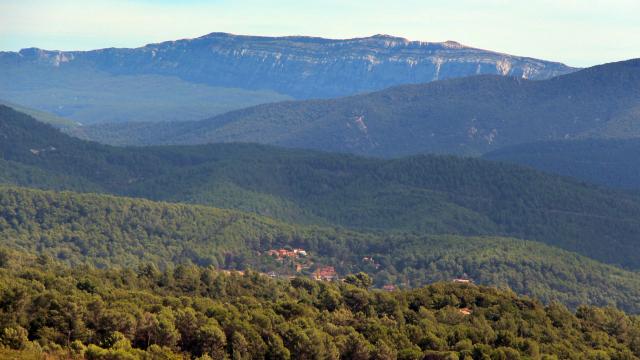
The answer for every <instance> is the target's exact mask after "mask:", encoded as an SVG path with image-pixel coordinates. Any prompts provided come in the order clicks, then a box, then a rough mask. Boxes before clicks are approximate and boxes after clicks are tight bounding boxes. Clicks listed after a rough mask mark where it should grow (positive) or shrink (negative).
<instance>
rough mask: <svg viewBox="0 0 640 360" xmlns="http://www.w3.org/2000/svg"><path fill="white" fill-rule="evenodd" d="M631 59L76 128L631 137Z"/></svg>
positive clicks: (347, 140) (152, 140) (358, 149)
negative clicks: (545, 75) (537, 76)
mask: <svg viewBox="0 0 640 360" xmlns="http://www.w3.org/2000/svg"><path fill="white" fill-rule="evenodd" d="M638 119H640V59H635V60H629V61H624V62H618V63H611V64H605V65H600V66H595V67H592V68H588V69H585V70H581V71H578V72H576V73H572V74H568V75H563V76H559V77H556V78H553V79H549V80H543V81H526V80H523V79H519V78H510V77H499V76H479V77H467V78H461V79H454V80H446V81H438V82H434V83H428V84H421V85H405V86H399V87H394V88H390V89H387V90H383V91H379V92H375V93H371V94H365V95H359V96H352V97H346V98H338V99H332V100H309V101H297V102H283V103H276V104H266V105H260V106H257V107H253V108H248V109H243V110H238V111H234V112H231V113H227V114H224V115H219V116H216V117H213V118H211V119H208V120H202V121H195V122H186V123H167V124H162V125H161V126H156V125H155V124H146V125H145V124H125V125H104V126H98V127H94V128H92V127H87V128H78V131H77V132H75V134H77V135H79V136H81V137H85V138H88V139H93V140H98V141H103V142H107V143H113V144H139V145H148V144H197V143H209V142H231V141H243V142H258V143H265V144H274V145H282V146H289V147H302V148H311V149H318V150H327V151H340V152H350V153H357V154H365V155H374V156H382V157H396V156H404V155H411V154H420V153H448V154H466V155H479V154H482V153H485V152H487V151H492V150H496V149H498V148H500V147H503V146H508V145H515V144H520V143H525V142H534V141H548V140H558V139H566V138H571V139H574V138H584V137H596V138H603V137H614V138H615V137H623V138H629V137H640V130H639V129H638V127H637V126H635V125H634V124H636V123H637V121H638Z"/></svg>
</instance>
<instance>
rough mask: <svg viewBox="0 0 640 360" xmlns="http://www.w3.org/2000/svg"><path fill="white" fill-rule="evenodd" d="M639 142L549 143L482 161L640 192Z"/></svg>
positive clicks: (494, 154)
mask: <svg viewBox="0 0 640 360" xmlns="http://www.w3.org/2000/svg"><path fill="white" fill-rule="evenodd" d="M638 154H640V140H637V139H606V140H605V139H588V140H573V141H547V142H539V143H531V144H522V145H516V146H510V147H506V148H503V149H499V150H496V151H493V152H490V153H488V154H485V155H484V156H483V157H484V158H485V159H489V160H497V161H504V162H510V163H516V164H521V165H526V166H530V167H533V168H536V169H540V170H543V171H547V172H550V173H555V174H560V175H564V176H571V177H574V178H576V179H580V180H584V181H588V182H590V183H594V184H600V185H604V186H609V187H613V188H621V189H636V190H637V189H640V157H638Z"/></svg>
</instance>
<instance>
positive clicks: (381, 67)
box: [0, 33, 577, 124]
mask: <svg viewBox="0 0 640 360" xmlns="http://www.w3.org/2000/svg"><path fill="white" fill-rule="evenodd" d="M575 70H577V69H575V68H572V67H569V66H566V65H563V64H560V63H555V62H549V61H543V60H537V59H532V58H526V57H520V56H512V55H507V54H502V53H497V52H492V51H486V50H480V49H475V48H471V47H467V46H464V45H461V44H458V43H456V42H452V41H448V42H443V43H431V42H420V41H409V40H407V39H403V38H398V37H392V36H387V35H376V36H372V37H367V38H359V39H348V40H331V39H322V38H312V37H281V38H275V37H257V36H236V35H231V34H223V33H213V34H209V35H206V36H203V37H199V38H196V39H185V40H178V41H168V42H163V43H159V44H150V45H147V46H144V47H141V48H135V49H115V48H109V49H101V50H94V51H48V50H42V49H36V48H30V49H23V50H21V51H20V52H0V98H4V99H7V100H9V101H12V102H16V103H19V104H21V105H27V106H30V107H34V108H37V109H39V110H44V111H49V112H53V113H55V114H57V115H59V116H64V117H68V118H70V119H72V120H75V121H79V122H82V123H86V124H89V123H98V122H123V121H165V120H174V121H181V120H196V119H202V118H205V117H208V116H212V115H214V114H218V113H222V112H225V111H230V110H233V109H238V108H241V107H245V106H251V105H256V104H260V103H265V102H272V101H279V100H286V99H290V98H296V99H306V98H328V97H336V96H345V95H352V94H356V93H361V92H368V91H374V90H381V89H384V88H387V87H389V86H394V85H400V84H408V83H424V82H430V81H434V80H442V79H449V78H455V77H464V76H470V75H478V74H494V75H506V76H515V77H518V78H525V79H547V78H550V77H553V76H557V75H561V74H566V73H570V72H573V71H575Z"/></svg>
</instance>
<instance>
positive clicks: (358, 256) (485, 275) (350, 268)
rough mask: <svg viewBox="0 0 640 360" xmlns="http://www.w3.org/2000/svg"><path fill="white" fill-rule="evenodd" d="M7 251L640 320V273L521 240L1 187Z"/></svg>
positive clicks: (0, 234)
mask: <svg viewBox="0 0 640 360" xmlns="http://www.w3.org/2000/svg"><path fill="white" fill-rule="evenodd" d="M0 240H1V241H2V244H3V246H5V247H9V248H13V249H21V250H24V251H28V252H29V253H32V254H38V255H44V256H47V257H50V258H55V259H59V260H62V261H65V262H67V263H68V264H72V265H74V266H82V265H84V264H90V265H94V266H97V267H100V268H121V267H133V268H136V267H139V266H142V265H145V264H148V263H153V264H156V265H157V266H159V267H160V268H172V267H174V266H175V265H177V264H183V263H194V264H197V265H200V266H215V267H218V268H226V269H229V268H231V269H247V268H251V269H255V270H259V271H263V272H267V271H273V272H275V273H278V274H281V275H282V276H283V277H284V276H288V275H291V274H295V275H300V276H309V275H310V273H311V272H312V271H314V270H315V269H316V268H318V267H321V266H323V265H331V266H334V267H335V269H336V271H337V272H338V275H339V276H345V275H346V274H349V273H356V272H360V271H364V272H366V273H368V274H369V275H370V276H371V277H372V279H373V283H374V284H375V285H376V286H377V287H382V286H383V285H387V284H396V285H398V286H403V287H407V286H410V287H419V286H423V285H425V284H429V283H432V282H435V281H449V280H451V279H453V278H457V277H462V276H468V277H470V278H471V279H473V280H474V281H475V282H476V283H478V284H487V285H493V286H501V287H509V288H511V289H513V290H514V291H516V292H518V293H520V294H527V295H531V296H535V297H536V298H538V299H541V300H543V301H545V302H549V301H561V302H563V303H564V304H567V305H568V306H570V307H572V308H576V307H577V306H579V305H581V304H597V305H602V306H604V305H611V306H616V307H618V308H621V309H626V310H628V311H632V312H635V313H639V312H640V307H639V306H638V304H640V275H639V274H637V273H633V272H629V271H624V270H621V269H618V268H615V267H613V266H610V265H603V264H601V263H598V262H596V261H593V260H590V259H587V258H585V257H583V256H580V255H577V254H574V253H569V252H567V251H563V250H560V249H558V248H554V247H549V246H546V245H542V244H539V243H536V242H532V241H522V240H516V239H506V238H495V237H461V236H427V235H412V234H400V233H398V234H368V233H358V232H353V231H348V230H340V229H331V228H318V227H304V226H299V225H288V224H284V223H281V222H278V221H274V220H271V219H268V218H264V217H260V216H255V215H251V214H246V213H241V212H237V211H229V210H220V209H215V208H209V207H203V206H193V205H180V204H168V203H156V202H151V201H147V200H142V199H129V198H118V197H113V196H106V195H91V194H76V193H69V192H63V193H54V192H43V191H37V190H27V189H21V188H13V187H0ZM281 247H301V248H303V249H306V251H307V253H308V255H307V259H306V260H307V262H310V263H311V267H310V268H305V269H303V270H302V272H295V270H294V269H293V268H292V265H291V264H289V263H283V262H277V261H275V260H274V259H273V258H272V257H271V256H269V255H267V254H266V251H267V250H270V249H273V248H281ZM363 257H369V258H372V259H373V261H372V262H371V261H363Z"/></svg>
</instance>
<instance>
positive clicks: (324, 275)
mask: <svg viewBox="0 0 640 360" xmlns="http://www.w3.org/2000/svg"><path fill="white" fill-rule="evenodd" d="M263 255H264V256H265V257H267V258H268V259H270V260H275V262H276V263H277V264H278V268H277V269H274V270H271V271H269V272H266V273H261V274H262V275H263V276H269V277H271V278H282V279H289V280H290V279H293V278H295V277H297V276H300V275H307V276H309V277H310V278H312V279H314V280H317V281H344V278H342V277H340V276H339V274H338V272H337V271H336V269H335V267H334V266H329V265H319V264H315V263H314V261H313V257H312V256H311V253H310V252H309V251H307V250H305V249H302V248H292V249H290V248H278V249H270V250H268V251H266V252H264V253H263ZM361 262H362V264H363V265H366V266H371V267H373V268H375V269H376V270H377V269H379V268H380V264H379V263H378V262H376V261H375V259H374V257H373V256H364V257H362V259H361ZM238 273H240V274H243V272H241V271H239V272H238ZM451 281H452V282H454V283H457V284H466V285H473V284H474V282H473V280H471V279H470V278H469V277H468V276H467V275H466V274H464V275H463V277H460V278H454V279H451ZM380 288H381V289H382V290H385V291H388V292H393V291H396V290H398V287H397V286H396V285H394V284H384V285H382V286H381V287H380ZM460 313H461V314H462V315H465V316H466V315H470V314H471V313H472V311H471V309H469V308H463V309H460Z"/></svg>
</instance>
